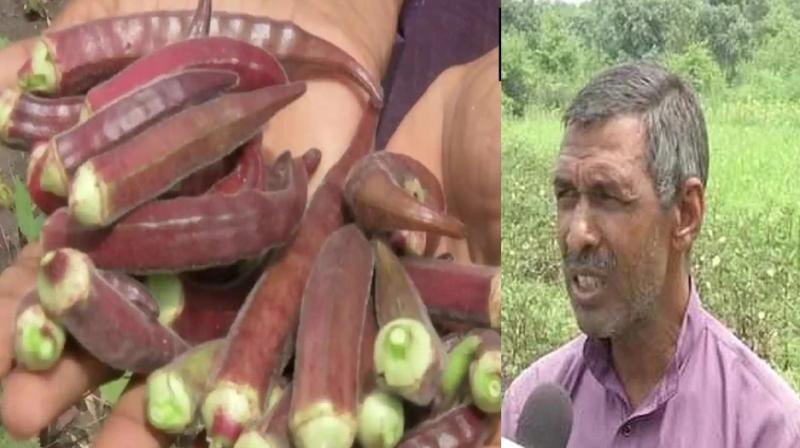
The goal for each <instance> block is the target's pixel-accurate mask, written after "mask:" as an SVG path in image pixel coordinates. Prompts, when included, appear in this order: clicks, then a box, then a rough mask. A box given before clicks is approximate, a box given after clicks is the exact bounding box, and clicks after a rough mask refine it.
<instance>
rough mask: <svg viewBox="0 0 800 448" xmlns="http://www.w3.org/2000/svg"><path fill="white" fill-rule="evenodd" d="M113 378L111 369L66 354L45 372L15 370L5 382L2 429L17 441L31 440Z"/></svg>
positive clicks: (85, 357) (0, 407)
mask: <svg viewBox="0 0 800 448" xmlns="http://www.w3.org/2000/svg"><path fill="white" fill-rule="evenodd" d="M113 376H114V372H113V371H112V370H111V369H110V368H109V367H107V366H106V365H104V364H102V363H100V362H99V361H97V360H96V359H94V358H92V357H91V356H89V355H87V354H85V353H83V352H80V353H77V354H76V353H75V352H65V353H64V356H63V357H62V358H61V359H60V360H59V361H58V363H56V365H55V366H53V368H52V369H50V370H48V371H46V372H36V373H33V372H27V371H25V370H22V369H19V368H18V369H14V370H13V371H12V372H11V373H10V374H9V375H8V378H6V379H5V380H4V381H3V400H2V403H0V418H2V422H3V426H4V427H5V429H6V430H7V431H8V432H9V434H11V436H12V437H14V438H19V439H28V438H31V437H33V436H35V435H36V434H37V433H38V432H39V431H41V430H42V429H44V428H45V427H46V426H47V425H48V424H49V423H50V422H51V421H53V420H54V419H55V418H56V417H58V416H59V415H61V414H62V413H63V412H64V411H66V410H67V409H69V407H70V406H72V405H73V404H75V402H77V401H78V400H80V398H81V396H83V394H84V393H85V392H87V391H89V390H93V389H95V388H97V387H98V386H100V385H101V384H103V383H104V382H106V381H109V380H110V379H112V378H113Z"/></svg>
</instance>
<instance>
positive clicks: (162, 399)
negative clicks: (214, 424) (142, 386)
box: [147, 370, 197, 434]
mask: <svg viewBox="0 0 800 448" xmlns="http://www.w3.org/2000/svg"><path fill="white" fill-rule="evenodd" d="M196 407H197V403H196V402H195V400H194V398H193V397H192V395H191V394H190V393H189V391H188V390H187V389H186V385H185V384H184V382H183V379H181V377H180V376H179V375H178V374H176V373H175V372H171V371H159V370H157V371H155V372H153V373H152V374H151V375H150V376H149V377H148V378H147V420H148V421H149V422H150V424H151V425H153V427H155V428H157V429H160V430H161V431H164V432H166V433H173V434H176V433H180V432H182V431H183V430H184V429H186V428H187V427H188V426H189V425H190V424H191V423H192V420H193V419H194V413H195V409H196Z"/></svg>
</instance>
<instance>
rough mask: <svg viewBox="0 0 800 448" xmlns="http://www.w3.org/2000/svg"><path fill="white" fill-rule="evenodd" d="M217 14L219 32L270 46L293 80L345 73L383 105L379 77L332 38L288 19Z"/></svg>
mask: <svg viewBox="0 0 800 448" xmlns="http://www.w3.org/2000/svg"><path fill="white" fill-rule="evenodd" d="M216 16H217V17H218V18H219V23H218V28H217V32H218V33H219V34H221V35H225V36H230V37H233V38H238V39H242V40H246V41H248V42H250V43H251V44H253V45H256V46H259V47H262V48H264V49H266V50H268V51H269V52H270V53H272V54H274V55H275V57H276V58H277V59H278V60H279V61H281V64H282V65H283V67H284V68H285V69H286V73H287V75H288V76H289V79H290V80H293V81H297V80H309V79H313V78H323V77H324V78H341V77H346V78H349V79H350V80H351V81H353V82H354V83H355V84H356V85H357V86H359V87H361V88H362V89H363V90H364V91H365V92H367V94H368V96H369V100H370V103H371V105H372V106H373V107H374V108H376V109H380V108H381V107H382V106H383V100H384V98H383V89H382V87H381V85H380V82H379V80H375V79H374V78H373V77H372V76H371V75H370V74H369V73H368V72H367V70H366V69H365V68H364V67H363V66H362V65H361V64H359V63H358V61H356V60H355V59H354V58H353V57H352V56H350V55H349V54H348V53H346V52H344V51H342V49H341V48H339V47H337V46H336V45H334V44H332V43H331V42H330V41H327V40H325V39H322V38H320V37H319V36H315V35H314V34H312V33H310V32H308V31H307V30H305V29H303V28H301V27H299V26H298V25H296V24H294V23H292V22H288V21H276V20H271V19H268V18H265V17H250V16H242V15H238V14H228V13H217V14H216ZM212 28H213V25H212ZM212 34H214V32H213V31H212Z"/></svg>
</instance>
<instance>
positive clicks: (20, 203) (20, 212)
mask: <svg viewBox="0 0 800 448" xmlns="http://www.w3.org/2000/svg"><path fill="white" fill-rule="evenodd" d="M34 208H35V206H34V205H33V200H31V195H30V193H29V192H28V188H27V186H26V185H25V184H24V183H23V182H22V181H21V180H20V179H19V177H18V176H16V175H15V176H14V215H15V216H16V218H17V226H19V229H20V231H21V232H22V234H23V235H24V236H25V239H27V240H28V241H29V242H32V241H36V240H38V239H39V233H40V232H41V230H42V226H43V225H44V220H45V216H44V214H41V213H40V214H34Z"/></svg>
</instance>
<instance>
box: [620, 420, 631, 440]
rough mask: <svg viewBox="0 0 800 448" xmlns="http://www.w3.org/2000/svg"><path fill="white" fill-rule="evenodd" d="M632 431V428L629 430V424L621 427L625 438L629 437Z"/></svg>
mask: <svg viewBox="0 0 800 448" xmlns="http://www.w3.org/2000/svg"><path fill="white" fill-rule="evenodd" d="M632 431H633V428H631V425H630V423H626V424H625V425H624V426H623V427H622V435H623V436H625V437H630V435H631V432H632Z"/></svg>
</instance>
